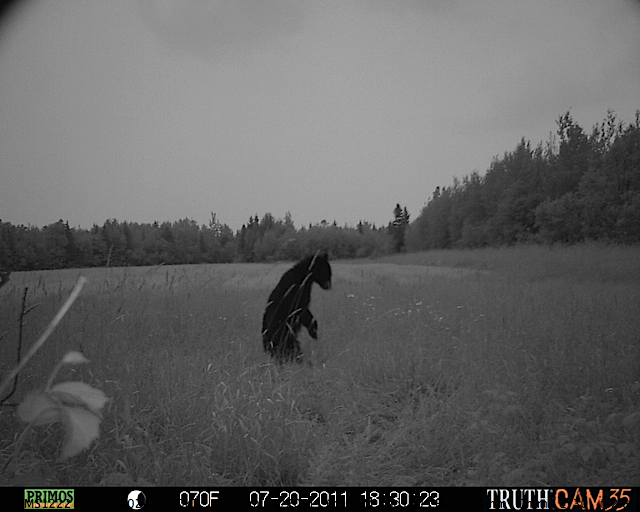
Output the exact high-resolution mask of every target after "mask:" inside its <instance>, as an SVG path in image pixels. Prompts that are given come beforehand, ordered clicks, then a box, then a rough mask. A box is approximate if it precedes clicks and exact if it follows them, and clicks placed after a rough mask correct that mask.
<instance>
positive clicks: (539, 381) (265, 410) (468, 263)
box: [0, 246, 640, 487]
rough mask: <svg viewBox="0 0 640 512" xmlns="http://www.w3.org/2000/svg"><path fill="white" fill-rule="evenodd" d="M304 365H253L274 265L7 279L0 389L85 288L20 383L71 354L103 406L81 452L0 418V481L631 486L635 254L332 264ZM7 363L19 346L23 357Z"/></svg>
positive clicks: (639, 452) (636, 366)
mask: <svg viewBox="0 0 640 512" xmlns="http://www.w3.org/2000/svg"><path fill="white" fill-rule="evenodd" d="M332 265H333V273H334V283H333V284H334V286H333V289H332V290H331V291H328V292H325V291H323V290H321V289H320V288H319V287H314V290H313V294H312V304H311V310H312V312H313V313H314V315H315V316H316V318H317V320H318V323H319V327H320V329H319V334H320V339H319V340H318V341H317V342H314V341H313V340H311V339H310V338H309V337H308V336H306V333H305V335H303V336H301V341H302V342H303V347H304V350H305V353H306V354H307V356H308V359H310V360H311V361H312V362H313V366H311V367H308V366H297V365H290V366H284V367H277V366H274V365H273V364H271V362H270V361H269V359H268V358H267V356H266V355H265V354H264V353H263V351H262V343H261V337H260V328H261V318H262V312H263V309H264V306H265V303H266V299H267V296H268V294H269V292H270V290H271V289H272V287H273V286H274V285H275V284H276V282H277V281H278V279H279V277H280V276H281V275H282V273H283V272H284V271H285V270H286V269H287V268H288V267H289V266H290V264H279V265H266V264H265V265H262V264H229V265H196V266H176V267H156V268H149V267H147V268H128V269H125V268H109V269H85V270H64V271H48V272H24V273H15V274H13V275H12V276H11V281H10V283H9V284H8V285H7V286H5V287H4V288H2V289H1V290H0V355H1V357H0V375H6V374H7V373H8V372H9V371H10V370H11V368H12V367H13V366H15V360H16V355H15V354H16V347H17V339H18V320H19V317H20V310H21V300H22V295H23V293H24V289H25V287H28V293H27V301H26V302H27V303H26V305H27V308H33V309H31V310H30V311H29V313H28V314H27V315H26V316H25V319H24V324H25V325H24V335H23V337H24V340H25V344H26V345H30V344H31V343H33V341H34V340H35V339H36V338H37V337H38V334H39V333H40V331H41V330H42V329H43V328H44V327H45V326H46V325H47V323H48V322H49V321H50V320H51V318H52V317H53V316H54V314H55V312H56V311H57V310H58V308H59V307H60V305H61V304H62V302H63V301H64V300H65V299H66V297H67V296H68V294H69V292H70V290H71V288H72V287H73V285H74V283H75V281H76V279H77V277H78V276H79V275H84V276H86V277H87V278H88V279H89V282H88V284H87V285H86V286H85V288H84V290H83V291H82V294H81V295H80V297H79V298H78V300H77V301H76V302H75V304H74V305H73V307H72V308H71V310H70V311H69V313H68V314H67V315H66V317H65V318H64V319H63V321H62V323H61V324H60V325H59V326H58V328H57V329H56V331H55V332H54V333H53V335H52V336H51V338H49V340H47V342H46V343H45V345H44V346H43V348H42V349H41V350H40V351H39V352H38V353H37V355H36V356H35V358H34V359H33V360H32V361H31V362H30V363H29V364H28V365H27V367H26V368H25V369H24V370H23V372H22V373H21V375H20V381H19V384H18V389H17V392H16V394H15V395H14V396H13V397H11V398H10V400H9V402H12V403H17V402H19V401H20V400H21V399H22V398H23V397H24V396H25V394H26V393H27V392H29V391H30V390H33V389H36V388H41V387H43V386H44V384H45V382H46V379H47V376H48V374H49V372H50V371H51V369H52V367H53V366H54V365H55V363H56V362H57V361H58V360H59V359H60V358H61V357H62V356H63V355H64V354H65V353H66V352H67V351H69V350H79V351H81V352H82V353H83V354H84V355H85V356H86V357H88V358H89V359H90V360H91V364H89V365H81V366H76V367H69V368H65V369H63V370H62V372H61V374H60V376H59V377H58V379H57V381H60V382H61V381H64V380H83V381H84V382H87V383H89V384H91V385H93V386H95V387H97V388H100V389H102V390H103V391H104V392H105V393H106V394H107V395H108V396H109V397H110V402H109V403H108V404H107V406H106V407H105V410H104V420H103V422H102V424H101V434H100V437H99V439H98V441H97V442H95V443H94V444H92V446H91V448H90V449H89V450H87V451H85V452H82V453H81V454H80V455H78V456H76V457H74V458H72V459H69V460H68V461H67V462H65V463H55V460H56V458H57V456H58V453H59V448H60V443H61V440H62V438H63V432H62V428H61V427H60V426H59V425H54V426H49V427H36V428H35V429H33V430H32V431H31V432H30V433H29V434H28V436H27V438H26V441H25V442H24V443H22V445H21V446H19V449H16V447H17V445H16V441H17V439H18V437H19V436H20V434H21V433H22V431H23V429H24V425H23V424H21V423H20V422H19V421H18V419H17V417H16V416H15V414H14V412H15V408H12V407H2V408H0V433H1V436H0V442H1V445H0V466H1V467H3V468H4V470H3V471H2V473H1V474H0V484H2V485H24V486H27V487H37V486H45V485H46V486H63V487H64V486H80V485H97V484H99V483H101V484H104V485H133V484H138V485H163V486H169V485H181V486H185V485H193V486H196V485H199V486H215V485H264V486H266V485H287V486H289V485H310V486H321V485H323V486H334V485H396V486H400V485H402V486H440V485H459V486H463V485H492V486H547V485H548V486H559V485H581V486H584V485H591V486H596V485H614V484H616V485H625V486H628V485H635V486H638V485H640V469H639V465H638V460H640V447H639V444H638V443H639V440H640V380H639V379H640V249H638V248H616V247H596V246H582V247H574V248H540V247H519V248H512V249H486V250H477V251H432V252H427V253H420V254H404V255H397V256H393V257H387V258H383V259H380V260H375V261H358V262H333V264H332ZM25 350H26V348H23V352H24V351H25Z"/></svg>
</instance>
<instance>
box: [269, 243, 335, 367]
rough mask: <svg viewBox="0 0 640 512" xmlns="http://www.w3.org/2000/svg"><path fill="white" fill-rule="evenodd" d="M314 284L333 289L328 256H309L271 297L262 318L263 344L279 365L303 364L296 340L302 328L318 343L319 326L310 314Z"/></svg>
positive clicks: (318, 253)
mask: <svg viewBox="0 0 640 512" xmlns="http://www.w3.org/2000/svg"><path fill="white" fill-rule="evenodd" d="M314 282H315V283H318V284H319V285H320V286H321V287H322V289H324V290H329V289H330V288H331V265H329V256H328V255H327V253H325V252H320V251H319V252H317V253H316V254H315V255H313V256H308V257H306V258H305V259H303V260H302V261H300V262H299V263H297V264H296V265H294V266H293V267H292V268H291V269H289V270H287V271H286V272H285V273H284V275H283V276H282V277H281V278H280V282H279V283H278V285H277V286H276V287H275V288H274V290H273V291H272V292H271V295H269V300H268V301H267V308H266V309H265V311H264V316H263V317H262V343H263V344H264V349H265V351H267V352H268V353H270V354H271V356H273V357H275V359H276V361H278V362H279V363H283V362H286V361H296V362H298V363H302V358H303V356H302V349H301V348H300V342H299V341H298V338H297V336H298V333H299V332H300V328H301V326H303V325H304V326H305V327H306V328H307V330H308V331H309V335H310V336H311V337H312V338H313V339H314V340H317V339H318V322H316V320H315V319H314V318H313V315H312V314H311V311H309V302H311V285H312V284H313V283H314Z"/></svg>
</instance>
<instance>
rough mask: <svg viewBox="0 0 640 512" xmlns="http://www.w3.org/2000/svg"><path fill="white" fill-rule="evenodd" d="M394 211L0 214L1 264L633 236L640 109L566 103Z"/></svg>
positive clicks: (34, 266)
mask: <svg viewBox="0 0 640 512" xmlns="http://www.w3.org/2000/svg"><path fill="white" fill-rule="evenodd" d="M392 212H393V220H392V221H390V222H389V223H388V225H387V226H380V227H376V226H375V224H371V223H369V222H366V221H360V222H358V224H357V225H356V226H355V227H352V226H346V225H345V226H338V225H337V224H336V222H335V221H334V222H333V223H328V222H326V221H325V220H323V221H321V222H320V223H317V224H314V225H311V224H309V226H308V227H304V226H303V227H300V228H299V229H297V228H296V227H295V226H294V223H293V220H292V218H291V214H290V213H287V214H286V215H285V218H284V219H276V218H274V217H273V215H271V214H270V213H265V214H264V215H263V217H262V218H259V217H258V215H257V214H256V215H254V216H252V217H250V218H249V220H248V222H247V223H245V224H243V225H242V228H241V229H239V230H237V231H236V232H235V233H234V232H233V230H232V229H231V228H229V226H227V225H226V224H223V223H221V222H220V221H219V220H218V219H217V217H216V215H215V214H214V213H212V214H211V218H210V220H209V222H208V224H206V225H205V224H202V225H198V223H197V222H196V221H194V220H191V219H183V220H179V221H175V222H162V223H159V222H153V223H151V224H148V223H147V224H144V223H143V224H140V223H136V222H127V221H122V222H120V221H117V220H116V219H110V220H107V221H105V222H104V224H103V225H102V226H98V225H96V224H94V225H93V227H92V228H91V229H82V228H80V227H71V226H69V223H68V222H66V221H63V220H59V221H58V222H55V223H53V224H49V225H48V226H45V227H43V228H38V227H34V226H23V225H18V226H15V225H12V224H11V223H9V222H2V221H1V220H0V270H12V271H13V270H16V271H17V270H40V269H54V268H71V267H99V266H140V265H159V264H189V263H227V262H268V261H279V260H298V259H301V258H303V257H304V256H306V255H308V254H310V253H313V252H315V251H316V250H318V249H325V250H328V251H329V252H330V254H331V256H332V258H341V259H342V258H369V257H376V256H381V255H384V254H388V253H393V252H402V251H418V250H428V249H436V248H451V247H457V248H467V247H483V246H498V245H512V244H516V243H543V244H553V243H563V244H572V243H578V242H582V241H585V240H597V241H604V242H613V243H623V244H638V243H640V110H639V111H637V112H636V117H635V122H634V123H633V124H630V125H627V126H625V125H624V123H622V122H619V121H618V120H617V119H616V116H615V114H614V113H613V112H612V111H608V112H607V116H606V118H605V120H604V121H603V122H602V123H600V124H597V125H595V126H594V127H593V129H592V131H591V133H590V134H587V133H585V132H584V130H583V129H582V128H581V127H580V126H579V125H578V124H577V123H575V122H574V121H573V119H572V117H571V115H570V113H569V112H567V113H566V114H564V115H562V116H560V118H559V119H558V121H557V132H556V134H552V136H551V137H550V139H549V141H547V142H546V144H543V143H539V144H538V145H537V146H536V147H535V148H533V149H532V147H531V143H530V142H529V141H527V140H525V139H524V138H523V139H522V140H521V141H520V143H519V144H518V145H517V147H516V148H515V149H514V150H513V151H511V152H505V153H504V155H503V156H501V157H495V158H494V160H493V161H492V163H491V165H490V166H489V168H488V169H487V171H486V173H485V174H484V175H480V174H479V173H478V172H473V173H471V174H469V175H467V176H464V177H463V178H462V180H459V179H458V178H454V179H453V185H451V186H449V187H443V188H440V187H437V188H436V190H435V192H434V193H433V194H432V196H431V197H430V198H429V200H428V202H427V203H426V204H425V206H424V208H423V209H422V211H421V212H420V214H419V215H418V216H417V218H416V219H415V220H414V221H413V222H411V223H410V222H409V218H410V216H409V212H408V211H407V208H406V207H402V206H401V205H400V204H396V207H395V208H394V209H393V210H392Z"/></svg>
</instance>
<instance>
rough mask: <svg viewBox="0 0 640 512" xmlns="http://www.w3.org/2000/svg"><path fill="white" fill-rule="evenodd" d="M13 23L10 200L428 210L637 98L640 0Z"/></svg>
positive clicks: (187, 9)
mask: <svg viewBox="0 0 640 512" xmlns="http://www.w3.org/2000/svg"><path fill="white" fill-rule="evenodd" d="M11 14H12V15H11V16H10V17H8V18H5V19H4V20H3V22H2V24H1V25H0V31H1V33H0V219H2V221H10V222H11V223H13V224H25V225H26V224H32V225H37V226H43V225H46V224H49V223H52V222H56V221H57V220H58V219H63V220H68V221H69V223H70V224H71V225H72V226H82V227H86V228H88V227H91V225H92V224H93V223H97V224H99V225H102V223H103V222H104V221H105V220H107V219H109V218H116V219H118V220H120V221H124V220H126V221H132V222H152V221H154V220H158V221H165V220H169V221H174V220H179V219H182V218H185V217H189V218H191V219H194V220H196V221H197V222H198V223H206V222H207V221H208V219H209V216H210V213H211V212H216V214H217V217H218V219H219V220H221V221H222V222H224V223H226V224H228V225H229V226H230V227H231V228H233V229H234V230H235V229H239V228H240V227H241V225H242V224H243V223H246V222H247V220H248V218H249V216H251V215H254V214H256V213H257V214H258V216H259V217H262V215H263V214H264V213H265V212H271V213H272V214H273V215H274V216H275V217H276V218H282V217H284V214H285V212H287V211H290V212H291V215H292V217H293V220H294V223H295V225H296V227H300V226H301V225H303V224H304V225H308V224H309V223H310V222H311V223H314V224H315V223H317V222H320V221H322V220H323V219H326V220H327V221H328V222H332V221H333V220H334V219H335V220H336V221H337V222H338V224H339V225H344V224H345V223H347V224H349V225H355V224H357V222H358V221H359V220H368V221H370V222H374V223H376V224H377V225H380V224H384V225H386V223H387V222H388V221H389V220H391V219H392V216H393V208H394V206H395V205H396V203H400V204H401V205H402V206H406V207H407V209H408V210H409V213H410V214H411V216H412V218H415V217H417V215H418V214H419V212H420V209H421V208H422V206H423V205H424V203H425V202H426V201H427V200H428V198H429V197H430V196H431V194H432V193H433V190H434V189H435V187H436V186H443V185H450V184H451V182H452V178H453V176H458V177H462V176H464V175H466V174H469V173H471V172H472V171H474V170H477V171H479V172H481V173H484V172H485V171H486V169H487V167H488V166H489V164H490V162H491V160H492V158H493V157H494V156H496V155H501V154H503V153H504V152H505V151H511V150H513V149H515V147H516V145H517V143H518V141H519V140H520V139H521V138H522V137H525V138H526V139H528V140H530V141H531V142H532V143H533V145H534V146H535V145H536V144H537V143H538V142H540V141H544V140H547V139H548V137H549V133H550V132H551V131H555V128H556V125H555V121H556V120H557V119H558V116H559V115H561V114H563V113H564V112H566V111H567V110H570V111H571V114H572V116H573V118H574V120H575V121H576V122H578V123H579V124H580V125H581V126H582V127H583V128H584V129H585V130H586V131H588V132H589V131H590V130H591V127H592V126H593V124H595V123H598V122H600V121H602V120H603V119H604V117H605V116H606V113H607V109H613V110H614V111H615V112H616V114H617V115H618V118H620V119H622V120H624V121H625V122H627V123H628V122H632V121H633V120H634V116H635V110H636V109H639V108H640V3H639V2H637V1H635V0H609V1H602V0H592V1H591V0H562V1H561V0H528V1H516V0H509V1H506V0H505V1H486V0H483V1H478V0H437V1H429V0H393V1H390V0H335V1H331V0H309V1H304V2H302V1H299V0H261V1H257V0H252V1H249V0H233V1H231V0H211V1H196V0H193V1H189V2H186V1H184V0H138V1H135V2H134V1H119V2H116V1H97V0H92V1H90V0H86V1H78V0H56V1H37V0H32V1H31V2H27V3H23V4H22V5H21V6H19V7H18V9H17V10H16V11H14V12H12V13H11Z"/></svg>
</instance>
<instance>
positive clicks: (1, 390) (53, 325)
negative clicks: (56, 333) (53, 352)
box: [0, 276, 87, 396]
mask: <svg viewBox="0 0 640 512" xmlns="http://www.w3.org/2000/svg"><path fill="white" fill-rule="evenodd" d="M86 282H87V278H86V277H82V276H80V277H79V278H78V281H77V282H76V285H75V286H74V287H73V290H71V294H70V295H69V297H68V298H67V300H66V301H65V303H64V304H63V305H62V307H61V308H60V310H59V311H58V313H57V314H56V316H54V317H53V320H51V322H49V325H47V328H46V329H45V330H44V332H43V333H42V335H41V336H40V337H39V338H38V340H37V341H36V342H35V343H34V344H33V345H32V347H31V348H30V349H29V352H27V353H26V354H25V356H24V357H23V358H22V360H21V361H20V362H19V363H18V366H16V367H15V369H14V370H13V371H12V372H10V373H9V375H7V376H6V377H5V379H4V380H3V381H2V385H1V386H0V396H1V395H2V394H3V393H4V391H5V389H6V388H8V387H9V386H10V385H11V381H12V380H13V379H14V377H15V376H16V375H18V373H20V372H21V371H22V369H23V368H24V367H25V366H26V364H27V363H28V362H29V359H31V358H32V357H33V356H34V354H35V353H36V352H37V351H38V349H39V348H40V347H41V346H42V345H43V344H44V342H45V341H46V340H47V338H48V337H49V336H50V335H51V333H52V332H53V330H54V329H55V328H56V326H57V325H58V324H59V323H60V321H61V320H62V318H63V317H64V315H66V314H67V311H69V308H70V307H71V305H72V304H73V303H74V301H75V300H76V299H77V298H78V295H80V291H82V287H83V286H84V285H85V283H86Z"/></svg>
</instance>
